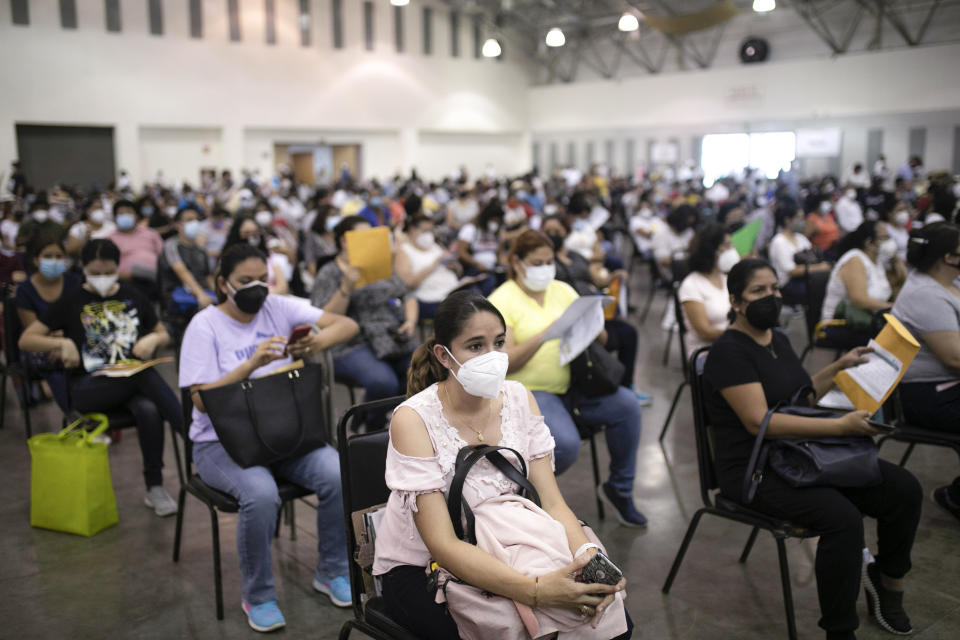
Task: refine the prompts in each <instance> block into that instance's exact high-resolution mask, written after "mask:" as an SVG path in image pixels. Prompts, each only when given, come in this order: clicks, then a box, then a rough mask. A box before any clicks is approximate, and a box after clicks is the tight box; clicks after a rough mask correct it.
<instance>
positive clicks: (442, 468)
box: [373, 381, 554, 575]
mask: <svg viewBox="0 0 960 640" xmlns="http://www.w3.org/2000/svg"><path fill="white" fill-rule="evenodd" d="M438 389H439V387H438V386H437V385H436V384H434V385H432V386H430V387H428V388H426V389H424V390H423V391H421V392H420V393H418V394H417V395H415V396H413V397H412V398H410V399H409V400H407V401H406V402H404V403H403V404H402V405H400V406H402V407H409V408H411V409H413V410H414V411H416V412H417V414H418V415H419V416H420V419H421V420H423V423H424V424H425V425H426V427H427V434H428V435H429V436H430V441H431V442H432V443H433V450H434V453H435V455H434V456H431V457H429V458H415V457H411V456H406V455H404V454H402V453H400V452H399V451H397V450H396V448H395V447H394V446H393V440H392V438H391V440H390V446H389V447H388V449H387V467H386V473H385V477H386V481H387V486H388V487H389V488H390V498H389V499H388V500H387V508H386V512H385V513H384V515H383V519H382V520H381V522H380V526H379V527H378V529H377V544H376V555H375V558H374V562H373V573H374V575H381V574H384V573H387V572H388V571H390V570H391V569H393V568H394V567H396V566H399V565H413V566H417V567H425V566H427V563H429V562H430V552H429V551H428V550H427V547H426V545H425V544H424V543H423V540H422V539H421V538H420V533H419V532H418V531H417V526H416V524H414V522H413V514H414V513H415V512H416V511H417V496H419V495H421V494H424V493H432V492H434V491H442V492H443V494H444V497H446V494H447V492H448V491H449V490H450V483H451V482H452V481H453V472H454V465H455V464H456V459H457V452H459V451H460V449H462V448H463V447H465V446H467V445H468V443H467V442H466V441H464V439H463V438H461V437H460V433H459V432H458V431H457V429H456V428H455V427H454V426H453V425H451V424H450V423H449V422H447V419H446V417H445V416H444V415H443V406H442V405H441V404H440V398H439V396H438V395H437V392H438ZM501 394H502V396H503V409H502V411H501V413H500V433H501V434H502V437H501V439H500V442H499V443H498V444H499V445H500V446H502V447H510V448H511V449H516V450H517V451H519V452H520V455H522V456H523V457H524V459H525V460H526V461H527V464H528V465H529V464H530V462H531V461H532V460H536V459H538V458H544V457H547V456H549V457H550V463H551V465H553V447H554V441H553V436H551V435H550V430H549V429H548V428H547V425H546V423H544V421H543V416H535V415H533V414H532V413H531V412H530V403H529V400H528V398H527V389H526V387H524V386H523V385H522V384H520V383H519V382H512V381H507V382H505V383H504V386H503V391H502V392H501ZM507 456H508V458H510V457H512V455H511V454H509V453H508V454H507ZM518 490H519V487H518V486H517V485H516V484H514V483H513V482H511V481H510V480H508V479H507V478H506V476H504V475H503V474H502V473H500V472H499V471H498V470H497V469H496V467H494V466H493V465H492V464H491V463H490V461H489V460H481V461H480V462H478V463H477V464H476V465H475V466H474V467H473V469H471V470H470V473H469V474H468V475H467V479H466V482H464V487H463V499H464V500H466V501H467V504H469V505H470V506H471V507H473V506H475V505H477V504H479V503H481V502H483V501H484V500H486V499H488V498H493V497H495V496H499V495H503V494H505V493H517V492H518Z"/></svg>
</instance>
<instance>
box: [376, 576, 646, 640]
mask: <svg viewBox="0 0 960 640" xmlns="http://www.w3.org/2000/svg"><path fill="white" fill-rule="evenodd" d="M380 586H381V587H382V590H383V603H384V605H386V608H387V614H388V615H389V616H390V617H391V618H392V619H393V621H394V622H396V623H397V624H399V625H400V626H402V627H404V628H406V629H407V630H409V631H411V632H413V633H414V634H416V635H417V636H418V637H420V638H423V639H424V640H459V638H460V634H459V632H458V631H457V623H456V622H454V621H453V618H452V617H450V614H449V613H447V608H446V606H445V605H442V604H437V603H436V602H434V600H433V598H434V593H433V592H432V591H428V590H427V574H426V570H425V569H424V567H414V566H410V565H401V566H399V567H394V568H393V569H391V570H390V571H388V572H387V573H385V574H383V575H382V576H380ZM624 613H626V610H624ZM626 615H627V632H626V633H624V634H622V635H620V636H617V637H616V638H614V639H613V640H628V639H629V638H630V636H631V635H632V634H633V621H632V620H631V619H630V614H626Z"/></svg>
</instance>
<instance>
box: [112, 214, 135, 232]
mask: <svg viewBox="0 0 960 640" xmlns="http://www.w3.org/2000/svg"><path fill="white" fill-rule="evenodd" d="M136 224H137V216H135V215H134V214H132V213H121V214H120V215H118V216H117V228H119V229H122V230H123V231H129V230H130V229H133V228H134V227H135V226H136Z"/></svg>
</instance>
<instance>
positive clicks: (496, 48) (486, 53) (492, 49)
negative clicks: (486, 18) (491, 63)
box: [480, 38, 501, 58]
mask: <svg viewBox="0 0 960 640" xmlns="http://www.w3.org/2000/svg"><path fill="white" fill-rule="evenodd" d="M500 51H501V49H500V43H499V42H497V40H496V38H487V41H486V42H484V43H483V49H481V51H480V53H482V54H483V57H484V58H499V57H500Z"/></svg>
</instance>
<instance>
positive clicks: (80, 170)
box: [17, 124, 116, 189]
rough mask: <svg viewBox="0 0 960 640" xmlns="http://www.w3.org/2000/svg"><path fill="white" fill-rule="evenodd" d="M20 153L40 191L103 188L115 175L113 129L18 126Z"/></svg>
mask: <svg viewBox="0 0 960 640" xmlns="http://www.w3.org/2000/svg"><path fill="white" fill-rule="evenodd" d="M17 153H18V154H19V159H20V163H21V165H22V167H23V172H24V174H25V175H26V176H27V180H29V181H30V184H31V185H33V186H34V187H36V188H37V189H49V188H50V187H52V186H53V185H55V184H60V183H63V184H73V185H80V186H83V187H86V188H89V187H90V186H91V185H99V186H100V187H101V188H103V187H106V186H107V185H108V184H110V183H111V182H113V180H114V176H115V175H116V168H115V164H114V152H113V127H66V126H50V125H28V124H18V125H17Z"/></svg>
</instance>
